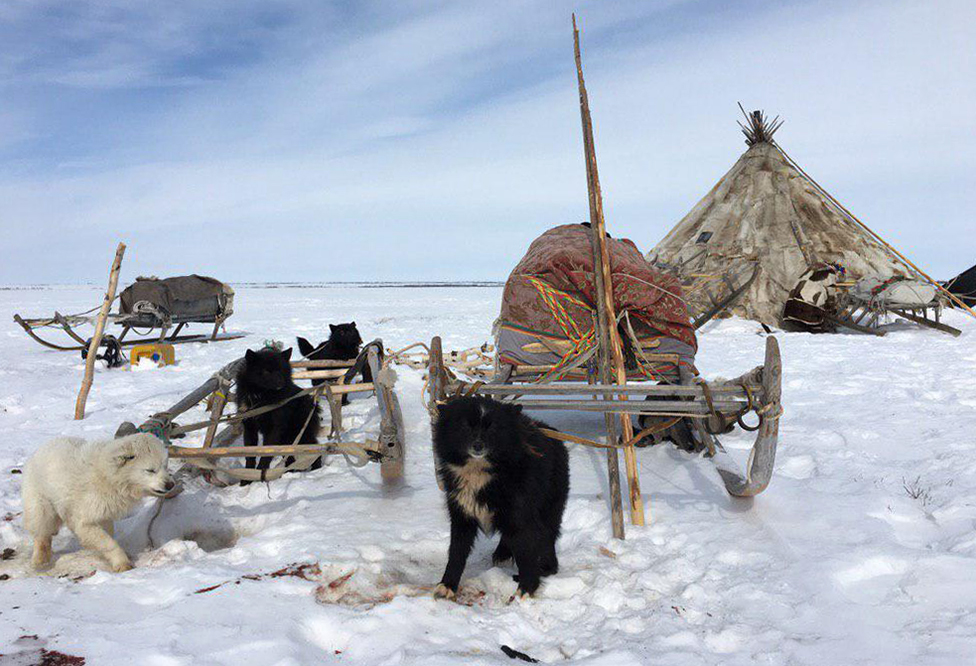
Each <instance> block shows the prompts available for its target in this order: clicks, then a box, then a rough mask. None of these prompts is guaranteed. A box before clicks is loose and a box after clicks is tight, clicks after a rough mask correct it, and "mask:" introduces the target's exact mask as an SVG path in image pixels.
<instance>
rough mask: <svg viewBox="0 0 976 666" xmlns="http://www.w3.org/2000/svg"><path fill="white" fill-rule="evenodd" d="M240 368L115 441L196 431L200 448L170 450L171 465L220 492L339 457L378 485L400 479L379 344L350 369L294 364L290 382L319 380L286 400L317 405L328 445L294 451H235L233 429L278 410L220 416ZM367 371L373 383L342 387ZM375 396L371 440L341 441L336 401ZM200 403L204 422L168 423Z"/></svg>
mask: <svg viewBox="0 0 976 666" xmlns="http://www.w3.org/2000/svg"><path fill="white" fill-rule="evenodd" d="M243 363H244V359H243V358H239V359H237V360H236V361H233V362H231V363H228V364H227V365H226V366H224V367H223V368H222V369H221V370H220V371H218V372H217V373H216V374H214V375H213V376H212V377H211V378H210V379H208V380H207V381H206V382H204V383H203V384H201V385H200V386H199V387H197V388H196V389H195V390H193V391H192V392H190V393H189V394H187V395H186V396H185V397H184V398H183V399H182V400H180V401H178V402H177V403H176V404H174V405H173V406H172V407H170V408H169V409H167V410H165V411H163V412H159V413H157V414H154V415H152V416H151V417H150V418H149V419H147V420H146V421H145V422H144V423H143V424H142V425H141V426H139V428H136V426H135V425H133V424H132V423H128V422H126V423H123V424H122V425H121V426H119V429H118V431H117V432H116V436H117V437H118V436H123V435H126V434H129V433H132V432H135V431H136V430H143V431H147V432H152V433H154V434H156V435H157V436H159V437H160V438H161V439H163V440H164V441H167V442H168V441H169V440H170V439H172V438H176V437H180V436H182V435H185V434H186V433H190V432H193V431H196V430H205V434H204V439H203V443H202V445H201V446H199V447H188V446H177V445H173V444H170V446H169V455H170V457H171V458H178V459H182V460H184V461H185V462H186V464H187V465H188V466H189V467H190V468H192V470H191V471H193V472H195V473H199V474H201V475H202V476H203V477H204V478H205V479H206V480H208V481H209V482H211V483H214V484H215V485H228V484H229V483H230V482H233V481H272V480H275V479H279V478H281V477H282V476H283V475H284V474H286V473H287V472H297V471H302V470H306V469H308V468H309V467H310V466H311V464H312V463H313V462H314V461H315V459H316V458H318V457H319V456H329V455H342V456H343V457H345V458H346V459H347V461H349V462H350V464H352V465H354V466H356V467H361V466H364V465H366V464H368V463H370V462H377V463H380V467H381V474H382V478H383V481H384V484H388V485H394V484H396V483H398V482H399V481H400V480H401V479H402V476H403V465H404V447H405V437H404V428H403V417H402V415H401V413H400V403H399V400H398V399H397V396H396V392H395V391H394V389H393V386H394V383H395V381H396V375H395V373H394V372H393V371H392V369H390V368H389V367H387V364H386V363H384V348H383V342H382V341H381V340H374V341H373V342H371V343H369V344H368V345H365V346H364V348H363V350H362V352H361V353H360V355H359V358H357V359H356V360H354V361H305V360H303V361H296V362H294V363H293V366H294V367H295V368H296V372H295V373H294V378H295V379H327V380H329V381H327V382H326V383H324V384H321V385H319V386H314V387H310V388H306V389H303V390H302V391H301V392H300V393H298V394H296V395H295V396H293V397H292V398H290V399H289V400H292V399H295V398H297V397H299V396H302V395H313V396H314V397H316V399H318V398H320V397H325V399H326V400H327V401H328V406H329V413H330V415H331V417H332V424H331V427H332V429H331V432H330V434H329V437H328V441H327V442H324V443H320V444H294V443H292V442H275V443H272V444H269V445H262V446H238V445H235V444H234V443H235V441H236V440H237V439H238V438H239V437H240V435H241V433H242V431H243V427H242V425H241V422H242V421H243V420H244V419H245V418H247V417H250V416H257V415H258V414H260V413H265V412H268V411H271V410H273V409H276V408H278V407H280V406H281V404H283V403H281V404H277V405H269V406H265V407H258V408H255V409H251V410H249V411H247V412H245V413H242V414H231V415H225V414H224V410H225V408H226V405H227V403H228V402H230V401H231V398H232V394H231V392H232V389H233V387H234V383H235V379H236V377H237V373H238V371H239V370H240V369H241V367H242V365H243ZM365 365H368V367H369V368H370V370H371V371H372V373H373V382H371V383H359V384H347V383H345V380H346V378H347V377H349V375H351V374H352V372H350V371H353V370H356V369H361V368H362V367H363V366H365ZM368 392H373V393H375V395H376V402H377V407H378V411H379V417H380V429H379V432H378V433H377V434H376V436H375V437H374V438H367V439H364V440H363V441H349V440H344V439H343V437H342V435H343V427H342V404H341V403H342V396H343V395H345V394H349V393H368ZM201 401H206V404H207V411H208V412H209V418H208V419H207V420H204V421H199V422H196V423H191V424H188V425H178V424H177V423H176V422H175V421H174V419H176V418H177V417H179V416H180V415H182V414H184V413H186V412H188V411H189V410H190V409H192V408H194V407H195V406H197V405H198V404H199V403H200V402H201ZM268 456H274V457H276V458H278V460H277V461H276V462H275V463H274V464H273V465H272V466H271V467H270V468H269V469H266V470H261V469H249V468H244V467H231V466H227V465H223V464H221V460H222V459H225V458H243V457H268Z"/></svg>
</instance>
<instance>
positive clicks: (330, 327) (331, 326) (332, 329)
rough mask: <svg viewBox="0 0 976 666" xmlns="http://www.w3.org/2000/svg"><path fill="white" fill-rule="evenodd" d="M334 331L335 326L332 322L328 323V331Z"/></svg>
mask: <svg viewBox="0 0 976 666" xmlns="http://www.w3.org/2000/svg"><path fill="white" fill-rule="evenodd" d="M335 331H336V327H335V326H334V325H333V324H329V332H330V333H335Z"/></svg>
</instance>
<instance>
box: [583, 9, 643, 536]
mask: <svg viewBox="0 0 976 666" xmlns="http://www.w3.org/2000/svg"><path fill="white" fill-rule="evenodd" d="M573 52H574V55H575V57H576V78H577V83H578V87H579V99H580V118H581V121H582V124H583V152H584V157H585V159H586V184H587V190H588V193H589V201H590V229H591V232H592V239H593V255H594V264H593V274H594V279H595V282H596V292H597V293H596V297H597V306H598V307H597V311H598V315H599V316H598V319H597V328H598V329H599V334H600V335H599V345H600V356H601V366H602V367H601V370H602V375H603V376H602V380H603V383H604V384H611V383H614V382H613V377H614V376H616V382H615V383H617V384H626V383H627V371H626V369H625V368H624V356H623V345H622V343H621V340H620V332H619V331H618V330H617V317H616V312H615V308H614V302H613V278H612V275H611V271H610V251H609V248H608V247H607V236H606V224H605V221H604V218H603V194H602V193H601V191H600V176H599V171H598V169H597V163H596V147H595V145H594V140H593V122H592V119H591V117H590V102H589V98H588V96H587V93H586V83H585V82H584V81H583V61H582V57H581V56H580V45H579V30H578V29H577V27H576V15H575V14H574V15H573ZM607 398H609V399H612V396H607ZM607 418H608V421H607V435H608V437H612V438H613V439H611V440H610V441H609V442H608V443H614V442H615V438H616V428H614V427H613V426H612V425H611V422H610V420H609V418H610V417H609V416H608V417H607ZM620 426H621V428H622V431H621V435H622V437H623V439H624V441H630V440H631V439H632V438H633V436H634V426H633V423H631V421H630V416H628V415H626V414H624V415H621V417H620ZM610 452H612V453H613V461H614V463H615V462H616V460H617V456H616V450H614V449H608V453H610ZM624 463H625V465H626V468H627V485H628V489H629V491H630V520H631V522H632V523H633V524H634V525H643V524H644V502H643V500H642V498H641V491H640V479H639V477H638V471H637V454H636V452H635V451H634V447H633V445H631V446H627V447H626V448H625V449H624ZM611 466H613V463H611ZM617 479H618V480H617V484H619V473H618V476H617ZM612 484H613V481H611V493H612V492H613V485H612ZM618 531H619V538H623V526H622V525H621V528H620V530H617V529H614V535H615V536H617V533H618Z"/></svg>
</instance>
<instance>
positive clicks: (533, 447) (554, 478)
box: [433, 396, 569, 598]
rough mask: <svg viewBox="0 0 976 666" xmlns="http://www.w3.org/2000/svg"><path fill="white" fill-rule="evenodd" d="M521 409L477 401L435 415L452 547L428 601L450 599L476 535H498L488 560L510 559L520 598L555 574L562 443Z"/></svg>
mask: <svg viewBox="0 0 976 666" xmlns="http://www.w3.org/2000/svg"><path fill="white" fill-rule="evenodd" d="M540 427H548V426H546V425H545V424H542V423H539V422H536V421H533V420H532V419H530V418H529V417H527V416H525V415H524V414H523V413H522V407H521V405H516V404H512V403H502V402H498V401H497V400H492V399H490V398H485V397H481V396H473V397H465V398H455V399H453V400H451V401H449V402H447V403H445V404H443V405H441V406H440V407H439V408H438V416H437V424H436V425H435V427H434V437H433V439H434V451H435V452H436V454H437V460H438V468H437V473H438V475H439V476H440V478H441V481H442V482H443V484H444V489H445V493H446V495H447V510H448V513H449V514H450V517H451V547H450V551H449V553H448V558H447V568H446V569H445V570H444V577H443V578H442V579H441V583H440V585H438V586H437V588H436V589H435V590H434V595H435V596H440V597H448V598H453V597H454V596H455V595H456V594H457V589H458V583H460V581H461V574H462V573H463V572H464V565H465V562H466V561H467V559H468V555H469V554H470V553H471V547H472V546H473V545H474V539H475V536H477V533H478V529H479V528H480V529H481V531H482V532H484V533H485V534H491V533H493V532H494V531H496V530H497V531H498V532H500V533H501V541H500V542H499V544H498V548H496V549H495V553H494V555H493V556H492V561H493V562H494V563H495V564H499V563H500V562H504V561H505V560H508V559H510V558H512V556H514V557H515V563H516V565H517V566H518V572H519V573H518V581H519V586H518V593H519V596H526V595H532V594H534V593H535V591H536V590H537V589H538V588H539V579H540V577H542V576H548V575H551V574H554V573H556V572H557V571H558V570H559V561H558V560H557V559H556V539H558V538H559V530H560V525H561V523H562V518H563V510H564V509H565V508H566V498H567V496H568V495H569V456H568V454H567V453H566V447H565V446H563V443H562V442H560V441H558V440H555V439H552V438H550V437H546V436H545V435H543V434H542V433H541V432H540V431H539V428H540Z"/></svg>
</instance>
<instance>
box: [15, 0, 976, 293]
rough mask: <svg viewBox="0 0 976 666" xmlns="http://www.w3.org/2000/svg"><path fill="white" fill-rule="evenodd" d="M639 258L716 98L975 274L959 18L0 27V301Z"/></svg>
mask: <svg viewBox="0 0 976 666" xmlns="http://www.w3.org/2000/svg"><path fill="white" fill-rule="evenodd" d="M573 11H576V12H577V15H578V17H579V21H580V25H581V28H582V37H581V38H582V46H583V64H584V72H585V75H586V81H587V87H588V91H589V95H590V103H591V109H592V113H593V120H594V128H595V136H596V148H597V156H598V161H599V167H600V178H601V182H602V185H603V195H604V205H605V212H606V220H607V226H608V229H609V230H610V231H611V233H613V234H614V235H615V236H627V237H630V238H631V239H633V240H634V241H635V242H636V243H637V245H638V246H639V247H641V248H642V249H644V250H645V251H646V250H649V249H651V248H652V247H653V246H654V245H655V244H656V243H657V242H658V241H659V240H660V239H661V238H662V237H663V236H664V235H665V234H666V233H667V231H668V230H669V229H671V228H672V227H673V226H674V225H675V224H676V223H677V222H678V220H680V219H681V217H682V216H683V215H684V214H685V213H687V212H688V211H689V210H690V209H691V208H692V206H693V205H694V204H695V202H697V201H698V200H699V199H700V198H701V197H702V196H704V195H705V194H706V193H707V192H708V190H709V189H711V187H712V186H713V185H714V184H715V182H716V181H718V179H719V178H721V176H722V175H723V174H724V173H725V172H726V171H727V170H728V169H729V168H730V167H731V166H732V165H733V164H734V162H735V160H736V159H737V158H738V156H739V155H740V154H741V152H742V151H743V150H744V149H745V146H744V144H743V138H742V136H741V134H739V130H738V127H737V125H736V120H737V118H738V116H739V111H738V108H737V106H736V103H737V102H740V101H741V102H742V103H743V105H744V106H745V107H746V108H747V109H753V108H762V109H765V110H766V111H767V113H769V114H770V115H780V116H781V117H783V118H784V119H785V121H786V122H785V124H784V125H783V127H782V128H781V129H780V130H779V132H778V134H777V139H778V141H779V142H780V144H781V145H782V146H783V147H784V148H785V149H786V150H787V151H788V152H789V153H790V155H791V156H792V157H793V158H794V159H796V160H797V161H798V162H799V163H800V164H801V165H802V166H803V167H804V169H805V170H806V171H807V172H808V173H810V175H811V176H813V177H814V178H816V179H817V180H818V182H820V183H821V184H822V185H823V186H825V187H826V188H827V189H828V190H829V191H830V192H831V193H832V194H833V195H834V196H836V197H837V198H838V199H840V200H841V201H843V202H844V203H845V204H846V205H847V207H848V208H850V209H851V210H852V211H853V212H854V213H855V214H857V215H858V216H859V217H860V218H861V219H862V220H864V221H865V222H866V223H867V224H868V225H869V226H871V227H872V228H873V229H875V230H876V231H877V232H878V233H880V234H881V235H882V236H883V237H884V238H886V239H887V240H888V241H889V242H891V243H892V244H893V245H895V246H896V247H898V248H899V249H901V250H902V251H903V252H905V253H906V254H907V255H908V256H910V257H911V258H913V259H914V260H915V261H916V262H917V263H918V264H919V266H920V267H921V268H923V269H924V270H927V271H929V272H931V273H932V274H933V276H934V277H942V278H944V277H949V276H951V275H955V274H956V273H958V272H959V271H961V270H962V269H964V268H967V267H969V266H971V265H973V264H974V263H976V234H974V233H973V231H974V228H976V222H974V220H973V217H972V216H973V211H974V210H976V169H974V167H976V131H974V118H976V47H974V43H976V3H973V2H971V0H961V1H952V0H931V1H928V2H921V1H909V2H899V1H894V0H893V1H879V0H872V1H870V2H867V1H865V2H861V1H858V0H845V1H840V2H831V1H822V2H802V1H788V0H787V1H779V2H752V1H748V0H742V1H739V2H734V3H732V2H719V1H712V0H661V1H656V2H648V1H635V2H627V1H622V2H613V3H610V2H583V1H580V2H575V3H563V2H555V1H550V2H532V1H508V0H499V1H495V2H455V3H451V2H418V1H414V0H406V1H400V2H372V1H364V2H350V1H336V2H298V1H296V0H208V2H197V1H195V0H167V1H166V2H156V1H152V0H124V1H116V0H72V1H68V0H62V1H60V2H52V1H48V0H6V1H5V2H3V3H0V283H2V284H39V283H78V282H95V283H101V282H104V281H105V279H106V274H107V270H108V265H109V264H110V262H111V259H112V256H113V255H114V249H115V244H116V243H117V242H119V241H124V242H126V243H127V245H128V251H127V253H126V259H125V263H124V270H123V279H124V280H125V279H130V280H131V279H133V278H134V277H135V276H136V275H159V276H166V275H177V274H183V273H189V272H196V273H202V274H209V275H213V276H215V277H218V278H220V279H223V280H226V281H229V282H232V283H233V282H258V281H306V280H307V281H361V280H483V279H484V280H492V279H504V278H505V277H506V276H507V274H508V272H509V271H510V270H511V268H512V267H513V266H514V265H515V264H516V263H517V262H518V260H519V259H520V257H521V255H522V254H523V252H524V250H525V248H526V247H527V246H528V244H529V242H531V240H532V239H533V238H535V237H536V236H538V235H539V234H540V233H541V232H542V231H544V230H545V229H547V228H549V227H552V226H555V225H557V224H564V223H568V222H579V221H583V220H585V219H587V217H588V208H587V193H586V178H585V171H584V164H583V158H582V139H581V131H580V120H579V106H578V98H577V91H576V79H575V72H574V63H573V54H572V30H571V13H572V12H573Z"/></svg>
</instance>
